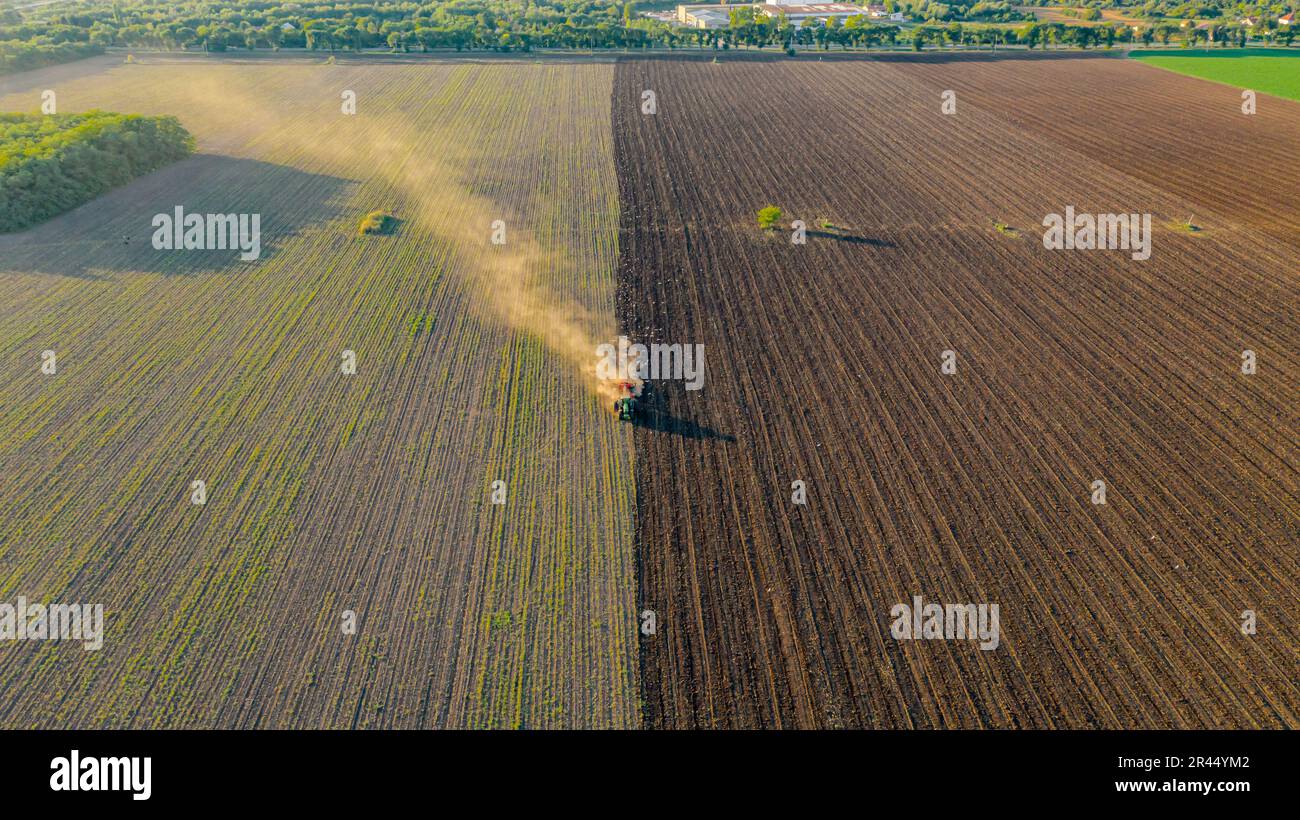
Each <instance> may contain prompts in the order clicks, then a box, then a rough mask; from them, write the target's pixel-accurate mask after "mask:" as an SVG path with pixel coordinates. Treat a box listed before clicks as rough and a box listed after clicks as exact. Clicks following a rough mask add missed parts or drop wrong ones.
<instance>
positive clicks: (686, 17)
mask: <svg viewBox="0 0 1300 820" xmlns="http://www.w3.org/2000/svg"><path fill="white" fill-rule="evenodd" d="M733 8H744V5H732V6H728V5H725V4H724V5H718V4H717V3H710V4H708V5H704V4H699V5H687V6H678V7H677V15H676V16H677V22H678V23H679V24H680V25H683V26H686V27H687V28H726V27H727V26H729V25H731V10H732V9H733Z"/></svg>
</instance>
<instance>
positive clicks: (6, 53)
mask: <svg viewBox="0 0 1300 820" xmlns="http://www.w3.org/2000/svg"><path fill="white" fill-rule="evenodd" d="M103 53H104V49H103V48H101V47H100V46H97V45H91V44H90V43H58V44H54V45H52V44H47V43H30V42H23V41H22V40H0V74H13V73H14V72H18V71H30V70H31V69H33V68H42V67H43V66H47V65H57V64H59V63H68V62H71V61H73V60H80V59H82V58H83V57H93V56H95V55H96V54H103Z"/></svg>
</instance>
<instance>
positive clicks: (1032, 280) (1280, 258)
mask: <svg viewBox="0 0 1300 820" xmlns="http://www.w3.org/2000/svg"><path fill="white" fill-rule="evenodd" d="M647 89H650V90H653V91H655V93H656V95H657V104H658V113H657V114H654V115H646V114H643V113H642V112H641V109H640V103H641V98H642V97H641V95H642V92H643V91H644V90H647ZM948 89H951V90H954V91H956V94H957V113H956V115H953V116H945V115H943V114H941V112H940V102H941V99H940V94H941V92H942V91H944V90H948ZM1211 91H1213V92H1214V93H1210V92H1211ZM1239 105H1240V98H1239V97H1238V96H1237V95H1235V94H1233V93H1232V92H1231V89H1223V88H1222V87H1218V86H1213V87H1211V86H1210V84H1207V83H1201V82H1199V81H1196V80H1191V79H1187V78H1181V77H1176V76H1173V75H1166V74H1161V73H1159V72H1156V71H1153V70H1151V69H1149V68H1147V67H1145V66H1140V65H1133V64H1131V63H1127V62H1122V61H1117V60H1107V59H1096V58H1093V59H1072V60H1063V59H1054V60H1044V59H1038V60H1027V59H1014V60H983V59H979V60H969V59H939V60H924V59H922V60H913V59H896V60H843V61H832V60H827V61H826V62H819V63H812V62H804V61H797V62H794V61H785V60H772V61H766V60H752V61H723V62H720V63H716V64H711V63H708V62H704V61H699V62H691V61H682V60H676V61H670V60H640V61H628V62H623V63H620V64H619V66H618V69H617V72H616V75H615V81H614V93H613V115H614V134H615V146H614V147H615V162H616V165H617V168H618V172H619V183H620V189H621V202H622V211H621V234H620V272H619V299H618V302H619V311H620V319H621V321H622V324H623V326H624V327H625V328H627V329H628V331H629V335H632V336H634V337H636V338H637V339H638V340H641V341H646V342H650V341H659V342H669V343H673V342H679V343H703V344H704V345H705V349H706V362H707V367H706V382H705V386H704V389H703V390H701V391H699V392H695V393H690V392H687V391H685V390H684V389H683V387H682V385H681V383H672V382H659V383H656V384H655V385H654V386H653V387H652V388H651V389H650V391H649V392H648V393H647V397H646V403H647V405H648V410H649V412H648V415H647V417H646V419H645V420H644V421H643V422H642V426H641V429H638V431H637V433H636V450H637V502H638V520H637V543H638V551H639V559H640V560H639V566H640V579H639V583H640V603H641V605H642V606H644V607H646V608H650V609H654V610H656V612H657V613H658V616H659V617H658V631H657V634H655V635H652V636H643V637H642V638H641V651H642V669H641V686H642V694H643V699H644V703H645V710H646V719H647V723H648V724H649V725H651V726H670V727H678V726H806V727H820V726H863V727H939V726H943V727H1255V726H1265V727H1277V726H1291V727H1295V726H1300V686H1298V685H1297V679H1298V678H1300V675H1298V674H1297V673H1298V671H1300V668H1298V666H1297V658H1298V657H1300V655H1298V653H1300V610H1298V609H1297V606H1296V603H1297V600H1300V465H1298V464H1297V460H1296V441H1297V435H1296V433H1297V429H1300V427H1298V426H1297V421H1298V419H1297V402H1296V397H1297V395H1300V363H1298V362H1297V358H1296V354H1297V349H1298V345H1300V319H1298V318H1297V316H1298V315H1300V279H1298V278H1297V258H1298V253H1300V241H1297V237H1296V235H1295V229H1296V227H1297V219H1298V218H1300V217H1297V213H1300V209H1298V208H1297V205H1298V204H1300V203H1297V201H1296V196H1297V193H1296V192H1297V190H1300V185H1297V181H1300V180H1298V179H1297V174H1298V173H1300V172H1298V171H1297V166H1296V164H1295V161H1294V158H1295V157H1296V156H1297V155H1298V154H1300V106H1296V105H1294V104H1292V103H1288V102H1286V101H1282V100H1272V99H1269V100H1268V101H1267V104H1265V105H1261V106H1260V110H1259V113H1258V114H1257V115H1255V116H1254V117H1247V116H1243V115H1242V114H1241V113H1240V110H1239ZM1250 169H1256V170H1255V171H1252V170H1250ZM768 204H775V205H779V206H781V207H782V208H784V209H785V218H784V220H783V224H788V222H789V221H790V220H791V219H803V220H806V221H807V223H808V225H809V227H810V228H812V227H815V225H816V224H818V223H819V222H820V221H821V220H823V219H825V220H829V221H831V222H833V223H835V224H836V225H839V226H845V227H847V228H848V229H849V231H848V234H849V235H848V236H847V237H845V236H838V237H832V236H811V237H810V238H809V240H808V243H807V244H806V245H804V246H797V245H792V244H791V243H790V241H789V233H788V231H787V230H783V229H778V230H776V231H774V232H773V233H772V234H771V235H764V234H763V233H762V232H760V231H759V230H758V229H757V227H756V225H755V222H754V212H755V211H756V210H757V209H758V208H761V207H763V206H765V205H768ZM1067 205H1072V206H1074V207H1075V208H1076V209H1077V211H1078V212H1081V213H1084V212H1087V213H1111V212H1137V213H1151V214H1153V223H1154V236H1153V253H1152V256H1151V258H1150V259H1149V260H1146V261H1139V260H1133V259H1131V258H1130V257H1129V255H1128V253H1127V252H1124V251H1106V250H1095V251H1087V252H1084V251H1049V250H1046V249H1044V248H1043V246H1042V243H1041V241H1040V239H1041V235H1042V231H1043V228H1042V227H1041V221H1042V219H1043V218H1044V216H1045V215H1047V214H1050V213H1063V211H1064V209H1065V207H1066V206H1067ZM1190 216H1194V221H1195V222H1196V224H1198V225H1200V226H1202V228H1203V230H1202V231H1201V232H1200V233H1197V234H1191V233H1188V232H1185V231H1182V230H1179V229H1178V228H1177V227H1176V226H1175V224H1174V223H1176V222H1178V221H1182V220H1186V219H1187V218H1188V217H1190ZM995 222H999V223H1003V224H1005V225H1007V226H1010V228H1012V229H1015V230H1013V231H1007V232H1003V231H999V230H996V229H995V228H994V223H995ZM780 227H782V226H779V228H780ZM1245 349H1251V350H1254V351H1256V353H1257V356H1258V362H1259V368H1258V372H1256V373H1255V374H1254V375H1244V374H1243V373H1242V372H1241V352H1242V351H1243V350H1245ZM945 350H952V351H954V352H955V353H956V356H957V362H958V364H957V371H956V373H955V374H952V375H945V374H944V373H942V372H941V369H940V365H941V356H942V352H943V351H945ZM1096 480H1102V481H1104V482H1105V483H1106V487H1107V503H1106V504H1105V505H1097V504H1094V503H1092V498H1091V495H1092V493H1091V485H1092V482H1094V481H1096ZM794 481H804V482H806V485H807V491H808V501H807V505H806V506H797V505H795V504H793V503H792V500H791V484H792V482H794ZM914 595H921V596H924V598H925V599H926V600H927V601H932V602H970V603H979V602H990V603H997V604H999V606H1000V611H1001V626H1002V633H1001V634H1002V637H1001V645H1000V646H999V647H998V648H997V649H995V650H992V651H981V650H980V649H978V648H977V647H976V646H975V645H974V643H972V642H970V641H961V640H958V641H933V640H932V641H897V640H895V639H893V638H892V637H891V635H890V620H891V619H890V616H889V610H890V608H891V606H893V605H894V604H895V603H899V602H910V601H911V600H912V598H913V596H914ZM1245 610H1253V611H1254V612H1256V613H1257V617H1258V630H1257V632H1256V634H1253V635H1245V634H1243V632H1242V630H1241V624H1242V613H1243V612H1244V611H1245Z"/></svg>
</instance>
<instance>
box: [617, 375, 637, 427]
mask: <svg viewBox="0 0 1300 820" xmlns="http://www.w3.org/2000/svg"><path fill="white" fill-rule="evenodd" d="M619 389H620V390H622V391H623V395H622V397H620V398H618V399H615V400H614V412H615V413H617V414H618V420H619V421H631V420H632V419H633V417H634V416H636V393H635V392H634V391H635V388H634V387H633V385H632V383H631V382H621V383H620V384H619Z"/></svg>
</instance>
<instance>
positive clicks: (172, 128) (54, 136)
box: [0, 111, 194, 232]
mask: <svg viewBox="0 0 1300 820" xmlns="http://www.w3.org/2000/svg"><path fill="white" fill-rule="evenodd" d="M193 150H194V138H193V137H191V136H190V134H189V132H188V131H186V130H185V129H184V128H182V127H181V124H180V122H178V121H177V120H176V118H175V117H142V116H138V115H133V114H114V113H110V112H106V111H87V112H85V113H82V114H57V115H52V116H41V115H38V114H0V232H5V231H16V230H20V229H22V228H25V227H27V226H29V225H34V224H36V223H37V222H43V221H45V220H46V219H49V218H50V217H52V216H55V215H57V214H60V213H63V212H64V211H67V210H70V209H72V208H75V207H77V206H78V205H81V204H82V203H84V202H88V201H89V200H91V199H94V198H95V197H97V196H99V195H100V194H102V193H104V192H105V191H108V190H110V189H112V188H116V187H117V186H119V185H123V184H125V183H127V182H129V181H131V180H132V179H135V178H136V177H138V176H140V175H142V174H147V173H149V172H150V171H153V170H156V169H158V168H161V167H162V166H164V165H167V164H168V163H171V162H175V161H176V160H178V159H181V158H182V157H185V156H187V155H189V154H190V153H191V152H193Z"/></svg>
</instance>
